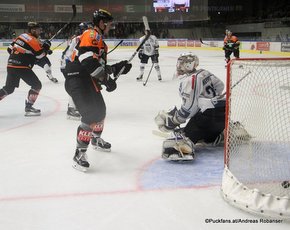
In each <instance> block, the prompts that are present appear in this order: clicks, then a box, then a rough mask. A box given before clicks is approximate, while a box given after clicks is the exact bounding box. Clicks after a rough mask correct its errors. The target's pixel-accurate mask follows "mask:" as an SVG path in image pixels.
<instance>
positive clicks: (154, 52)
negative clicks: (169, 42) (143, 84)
mask: <svg viewBox="0 0 290 230" xmlns="http://www.w3.org/2000/svg"><path fill="white" fill-rule="evenodd" d="M148 33H149V34H150V31H149V30H146V31H145V35H144V36H142V37H141V38H140V39H139V40H140V42H142V41H143V40H144V38H145V36H146V35H147V34H148ZM138 57H139V58H140V60H141V63H140V74H139V77H137V81H141V80H142V79H143V75H144V70H145V65H146V64H147V63H148V59H149V58H151V61H152V65H154V68H155V70H156V72H157V76H158V80H159V81H161V80H162V78H161V72H160V66H159V60H158V58H159V43H158V40H157V38H156V36H155V35H152V34H150V36H149V38H148V39H147V41H146V42H145V43H144V45H143V46H142V48H141V49H140V50H139V53H138Z"/></svg>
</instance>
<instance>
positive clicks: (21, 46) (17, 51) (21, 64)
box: [7, 33, 46, 68]
mask: <svg viewBox="0 0 290 230" xmlns="http://www.w3.org/2000/svg"><path fill="white" fill-rule="evenodd" d="M10 50H11V52H10V56H9V59H8V64H7V67H10V68H32V67H33V65H34V63H35V61H36V60H37V59H41V58H43V57H44V56H45V55H46V53H45V52H44V50H43V48H42V45H41V43H40V41H39V40H38V39H37V38H36V37H34V36H32V35H31V34H28V33H24V34H21V35H20V36H19V37H17V38H16V39H15V40H13V42H12V43H11V45H10Z"/></svg>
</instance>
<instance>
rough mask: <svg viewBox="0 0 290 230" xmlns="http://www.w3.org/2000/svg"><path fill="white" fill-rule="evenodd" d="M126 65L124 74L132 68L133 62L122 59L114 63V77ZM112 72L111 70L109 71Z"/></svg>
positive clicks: (112, 67) (112, 66)
mask: <svg viewBox="0 0 290 230" xmlns="http://www.w3.org/2000/svg"><path fill="white" fill-rule="evenodd" d="M124 66H125V69H124V71H123V72H122V74H127V73H128V72H129V71H130V70H131V68H132V64H131V63H128V61H127V60H125V61H120V62H118V63H116V64H114V65H111V72H112V73H113V74H114V77H115V76H117V75H118V73H119V72H120V70H121V69H122V68H123V67H124ZM109 72H110V71H109Z"/></svg>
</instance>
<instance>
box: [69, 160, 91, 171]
mask: <svg viewBox="0 0 290 230" xmlns="http://www.w3.org/2000/svg"><path fill="white" fill-rule="evenodd" d="M72 167H73V168H74V169H76V170H78V171H80V172H87V171H88V168H86V167H83V166H80V165H79V164H77V163H75V162H73V164H72Z"/></svg>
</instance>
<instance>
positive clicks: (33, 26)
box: [27, 22, 41, 32]
mask: <svg viewBox="0 0 290 230" xmlns="http://www.w3.org/2000/svg"><path fill="white" fill-rule="evenodd" d="M27 28H28V32H31V30H32V29H37V28H41V26H40V25H39V23H38V22H28V23H27Z"/></svg>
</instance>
